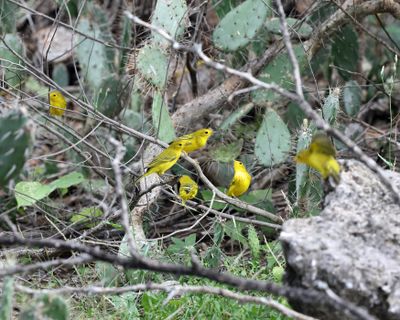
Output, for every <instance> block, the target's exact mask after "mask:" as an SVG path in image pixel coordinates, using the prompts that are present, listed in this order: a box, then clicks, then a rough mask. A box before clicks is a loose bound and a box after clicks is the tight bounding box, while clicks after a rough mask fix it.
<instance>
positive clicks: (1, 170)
mask: <svg viewBox="0 0 400 320" xmlns="http://www.w3.org/2000/svg"><path fill="white" fill-rule="evenodd" d="M30 143H31V134H30V131H29V128H28V126H27V118H26V117H25V115H24V114H23V113H22V112H19V111H11V112H9V113H7V114H5V115H4V116H2V117H1V118H0V188H1V187H4V186H6V185H7V184H8V182H9V181H10V180H12V179H14V178H16V177H17V176H18V174H19V173H20V172H21V169H22V168H23V166H24V163H25V159H26V155H27V153H28V151H29V146H30Z"/></svg>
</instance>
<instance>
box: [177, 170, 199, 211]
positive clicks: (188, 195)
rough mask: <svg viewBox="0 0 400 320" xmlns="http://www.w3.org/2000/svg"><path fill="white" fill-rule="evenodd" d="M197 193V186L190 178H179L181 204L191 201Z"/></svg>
mask: <svg viewBox="0 0 400 320" xmlns="http://www.w3.org/2000/svg"><path fill="white" fill-rule="evenodd" d="M198 191H199V186H198V185H197V183H196V182H195V181H194V180H192V178H190V177H189V176H186V175H185V176H182V177H180V178H179V196H180V197H181V198H182V204H185V202H186V201H187V200H190V199H193V198H194V197H195V196H196V195H197V192H198Z"/></svg>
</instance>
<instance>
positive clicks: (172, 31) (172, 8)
mask: <svg viewBox="0 0 400 320" xmlns="http://www.w3.org/2000/svg"><path fill="white" fill-rule="evenodd" d="M187 12H188V8H187V5H186V1H183V0H158V1H157V4H156V8H155V10H154V14H153V17H152V19H151V22H152V24H153V25H154V26H157V27H159V28H161V29H163V30H164V31H166V32H168V34H169V35H171V36H172V37H174V38H175V39H179V37H180V36H181V35H182V34H183V32H184V30H185V25H186V24H187V23H186V20H187V17H186V16H187ZM152 34H153V38H154V43H155V44H157V45H161V46H163V47H168V46H169V42H168V41H167V40H166V39H165V38H164V37H162V36H161V35H159V34H158V33H157V32H155V31H152Z"/></svg>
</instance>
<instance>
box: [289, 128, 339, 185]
mask: <svg viewBox="0 0 400 320" xmlns="http://www.w3.org/2000/svg"><path fill="white" fill-rule="evenodd" d="M335 157H336V150H335V147H334V146H333V144H332V142H331V140H330V139H329V137H328V136H327V135H326V134H324V133H317V134H315V135H314V136H313V138H312V140H311V144H310V146H309V147H308V149H305V150H302V151H300V152H299V153H298V154H297V155H296V157H295V158H294V159H295V161H296V162H298V163H304V164H306V165H308V166H310V167H311V168H314V169H315V170H317V171H318V172H319V173H320V174H321V176H322V178H324V179H327V178H328V177H332V178H333V179H334V180H335V182H336V183H339V181H340V166H339V163H338V162H337V161H336V159H335Z"/></svg>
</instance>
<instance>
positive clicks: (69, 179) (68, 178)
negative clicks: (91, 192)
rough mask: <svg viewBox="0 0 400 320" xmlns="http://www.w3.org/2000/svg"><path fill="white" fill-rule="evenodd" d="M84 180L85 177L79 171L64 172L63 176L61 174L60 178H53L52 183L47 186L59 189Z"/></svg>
mask: <svg viewBox="0 0 400 320" xmlns="http://www.w3.org/2000/svg"><path fill="white" fill-rule="evenodd" d="M84 180H85V177H84V176H83V174H82V173H80V172H71V173H68V174H66V175H65V176H62V177H61V178H58V179H57V180H54V181H53V182H52V183H50V184H49V186H50V187H51V188H52V189H53V190H55V189H61V188H69V187H71V186H74V185H77V184H79V183H81V182H83V181H84Z"/></svg>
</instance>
